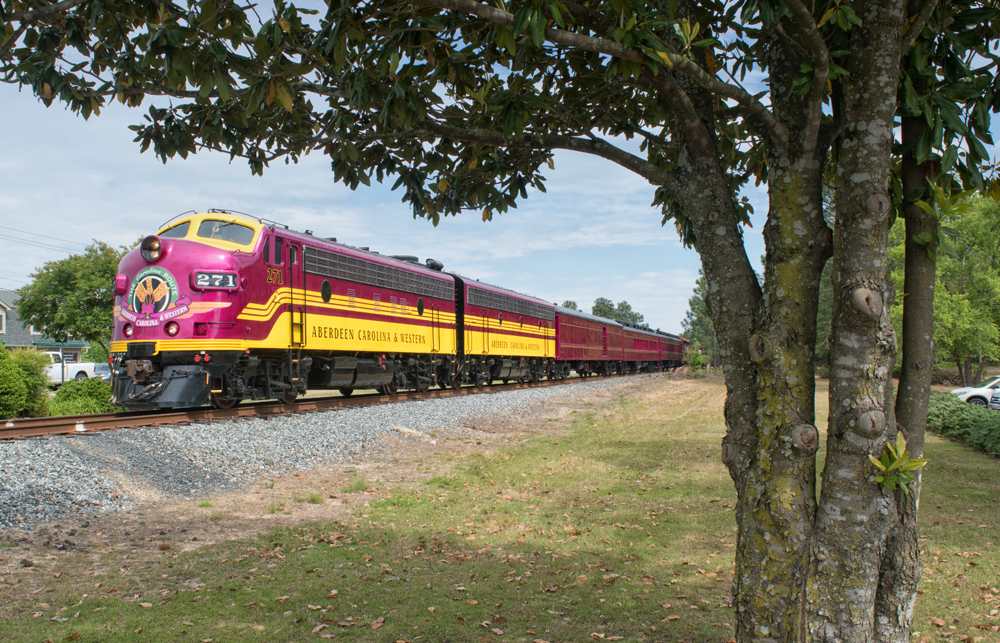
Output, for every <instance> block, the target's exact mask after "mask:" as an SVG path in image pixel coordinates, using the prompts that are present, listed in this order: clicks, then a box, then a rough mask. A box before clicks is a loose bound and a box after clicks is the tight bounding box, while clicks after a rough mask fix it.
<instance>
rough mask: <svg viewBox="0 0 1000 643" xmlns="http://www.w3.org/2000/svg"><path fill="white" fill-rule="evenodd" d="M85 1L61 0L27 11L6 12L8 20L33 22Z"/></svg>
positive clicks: (85, 0)
mask: <svg viewBox="0 0 1000 643" xmlns="http://www.w3.org/2000/svg"><path fill="white" fill-rule="evenodd" d="M85 2H87V0H63V1H62V2H57V3H55V4H50V5H47V6H44V7H41V8H39V9H33V10H28V11H12V12H10V13H9V14H7V19H8V20H17V21H19V22H34V21H35V20H38V19H39V18H45V17H48V16H51V15H53V14H56V13H59V12H60V11H66V10H67V9H72V8H73V7H76V6H78V5H81V4H83V3H85Z"/></svg>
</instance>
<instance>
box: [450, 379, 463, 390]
mask: <svg viewBox="0 0 1000 643" xmlns="http://www.w3.org/2000/svg"><path fill="white" fill-rule="evenodd" d="M451 388H452V390H455V391H457V390H458V389H460V388H462V380H461V379H460V378H459V377H458V375H454V376H452V378H451Z"/></svg>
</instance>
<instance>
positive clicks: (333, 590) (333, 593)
mask: <svg viewBox="0 0 1000 643" xmlns="http://www.w3.org/2000/svg"><path fill="white" fill-rule="evenodd" d="M337 593H338V592H337V590H335V589H331V590H330V593H329V594H327V595H326V597H327V598H337Z"/></svg>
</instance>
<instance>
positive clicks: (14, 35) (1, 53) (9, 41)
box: [0, 22, 28, 60]
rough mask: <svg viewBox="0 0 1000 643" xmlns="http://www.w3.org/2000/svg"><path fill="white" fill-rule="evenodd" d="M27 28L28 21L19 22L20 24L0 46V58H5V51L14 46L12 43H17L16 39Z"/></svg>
mask: <svg viewBox="0 0 1000 643" xmlns="http://www.w3.org/2000/svg"><path fill="white" fill-rule="evenodd" d="M27 28H28V23H26V22H23V23H21V26H20V27H18V28H17V31H15V32H14V33H12V34H11V35H10V38H8V39H7V42H5V43H4V44H3V47H0V60H3V59H4V58H6V56H7V52H9V51H10V50H11V49H12V48H13V47H14V45H15V44H17V39H18V38H20V37H21V36H22V35H23V34H24V32H25V30H26V29H27Z"/></svg>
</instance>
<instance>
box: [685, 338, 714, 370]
mask: <svg viewBox="0 0 1000 643" xmlns="http://www.w3.org/2000/svg"><path fill="white" fill-rule="evenodd" d="M684 361H685V362H687V365H688V374H689V376H690V377H700V376H701V374H702V371H704V369H705V364H707V363H708V358H707V357H705V355H704V353H702V352H701V343H700V342H699V341H698V340H697V339H696V340H694V341H693V342H691V345H690V346H688V349H687V350H686V351H684Z"/></svg>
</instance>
